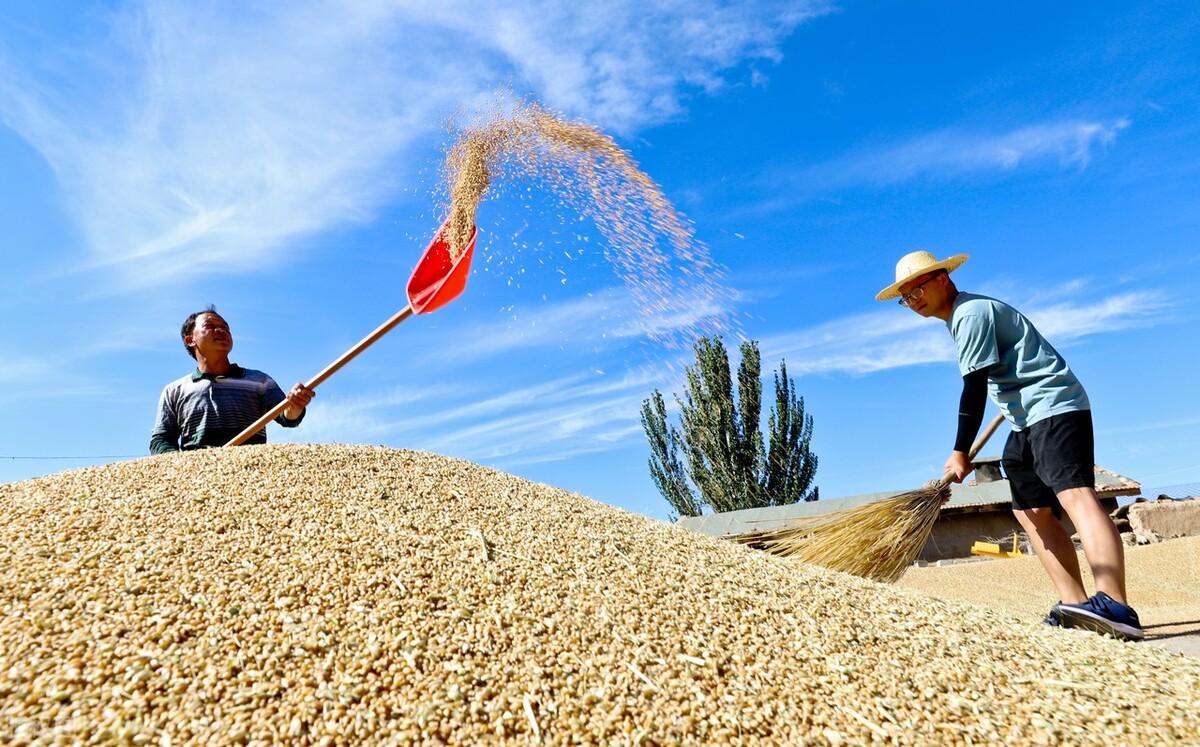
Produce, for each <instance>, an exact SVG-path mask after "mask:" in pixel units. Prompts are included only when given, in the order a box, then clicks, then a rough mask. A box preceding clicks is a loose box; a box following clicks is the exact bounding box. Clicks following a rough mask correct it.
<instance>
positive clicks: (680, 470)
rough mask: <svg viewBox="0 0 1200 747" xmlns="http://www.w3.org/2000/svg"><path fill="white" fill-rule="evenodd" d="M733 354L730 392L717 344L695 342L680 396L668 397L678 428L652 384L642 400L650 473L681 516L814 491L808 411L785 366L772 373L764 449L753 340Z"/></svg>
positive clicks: (807, 496) (809, 497)
mask: <svg viewBox="0 0 1200 747" xmlns="http://www.w3.org/2000/svg"><path fill="white" fill-rule="evenodd" d="M740 351H741V355H742V361H741V364H740V365H739V366H738V371H737V393H736V397H735V393H734V391H733V378H732V375H731V372H730V367H729V355H728V353H727V352H726V350H725V345H724V343H723V342H722V341H721V339H720V338H715V339H709V338H707V337H702V338H700V339H699V340H698V341H697V342H696V345H695V352H696V364H695V366H691V367H688V368H687V370H686V371H685V376H686V379H687V383H686V389H685V391H684V393H683V397H682V398H681V397H679V396H676V397H675V401H676V403H677V404H678V405H679V419H680V424H681V428H682V431H677V430H676V429H675V428H674V427H672V426H671V425H670V423H669V422H668V421H667V414H666V406H665V404H664V402H663V396H662V393H661V392H659V391H658V390H657V389H656V390H654V393H653V395H651V397H650V399H647V400H646V401H645V402H643V403H642V428H643V429H644V430H645V432H646V439H647V441H648V442H649V444H650V475H651V477H652V478H653V479H654V483H655V485H656V486H657V487H658V489H659V492H661V493H662V495H663V497H664V498H666V500H667V502H668V503H670V504H671V507H672V508H674V509H675V511H676V512H677V513H678V514H679V515H681V516H699V515H700V513H702V510H703V507H704V506H708V507H709V508H710V509H711V510H713V511H718V512H721V511H735V510H737V509H741V508H758V507H762V506H778V505H783V504H786V503H795V502H796V501H799V500H806V501H814V500H817V497H818V492H817V489H816V488H815V487H814V488H812V489H811V490H810V489H809V488H810V486H811V485H812V481H813V478H814V477H815V475H816V470H817V457H816V455H815V454H813V453H812V451H811V448H810V446H811V442H812V427H813V424H812V416H811V415H806V414H805V412H804V398H803V397H800V396H798V395H796V393H795V386H794V384H793V382H792V380H791V379H789V378H788V375H787V365H786V363H783V364H781V365H780V370H779V371H778V372H777V373H776V374H775V404H774V405H773V406H772V408H771V413H770V416H769V418H768V421H767V445H766V448H765V449H764V446H763V435H762V432H761V429H760V417H761V414H762V380H761V365H762V364H761V356H760V355H759V351H758V344H757V343H756V342H753V341H746V342H743V343H742V345H741V349H740ZM680 451H682V452H683V454H684V457H685V459H686V467H685V465H684V463H683V462H682V461H681V460H680V458H679V452H680ZM689 480H690V485H689ZM691 485H694V486H695V488H696V492H698V493H699V496H698V497H697V495H696V493H695V492H693V490H692V488H691Z"/></svg>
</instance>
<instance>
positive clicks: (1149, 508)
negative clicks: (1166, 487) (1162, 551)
mask: <svg viewBox="0 0 1200 747" xmlns="http://www.w3.org/2000/svg"><path fill="white" fill-rule="evenodd" d="M1129 528H1130V529H1131V530H1132V531H1133V534H1134V536H1135V537H1137V538H1138V541H1139V542H1157V541H1159V540H1165V539H1173V538H1175V537H1195V536H1197V535H1200V500H1190V501H1155V502H1153V503H1135V504H1133V505H1132V506H1130V507H1129Z"/></svg>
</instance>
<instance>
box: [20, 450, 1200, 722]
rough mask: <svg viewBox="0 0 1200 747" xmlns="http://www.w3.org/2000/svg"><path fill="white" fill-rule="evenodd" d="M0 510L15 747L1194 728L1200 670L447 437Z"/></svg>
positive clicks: (178, 473)
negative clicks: (652, 514)
mask: <svg viewBox="0 0 1200 747" xmlns="http://www.w3.org/2000/svg"><path fill="white" fill-rule="evenodd" d="M0 507H2V510H3V521H2V522H0V558H2V560H0V568H2V569H3V581H2V582H0V605H2V613H0V703H2V704H3V705H2V708H3V711H2V712H0V742H6V743H27V742H54V741H61V742H64V743H70V742H75V741H82V740H84V739H85V738H87V739H92V740H95V741H101V740H110V741H123V742H127V743H134V744H142V743H150V744H167V743H170V744H179V743H195V744H213V743H222V742H223V743H230V742H250V743H256V744H268V743H278V742H282V741H293V742H298V743H324V744H358V743H364V742H381V743H407V742H410V741H417V740H420V741H429V742H438V741H442V742H462V741H465V740H476V741H480V740H492V741H500V740H508V741H512V742H519V743H529V742H530V741H531V740H541V741H543V742H546V743H596V742H603V743H624V742H643V743H654V742H657V743H689V742H699V741H706V742H742V743H748V742H776V743H789V744H800V743H816V744H843V743H845V744H873V743H880V744H884V743H901V744H910V743H911V744H931V743H937V744H981V743H982V744H996V743H1001V742H1009V743H1014V744H1028V743H1087V744H1151V743H1157V744H1161V743H1167V742H1196V741H1200V719H1197V718H1196V714H1197V713H1200V662H1196V661H1193V660H1189V659H1185V658H1184V657H1179V656H1174V655H1171V654H1168V653H1166V652H1163V651H1160V650H1157V649H1152V648H1147V647H1139V646H1133V645H1126V644H1122V643H1118V642H1116V641H1113V640H1109V639H1104V638H1101V637H1098V636H1095V635H1089V634H1084V633H1075V632H1067V633H1064V632H1056V631H1050V630H1044V629H1042V628H1041V627H1039V626H1038V625H1034V624H1029V625H1022V624H1016V623H1014V622H1013V620H1012V618H1011V617H1010V616H1004V615H999V614H997V613H995V612H992V611H989V610H986V609H983V608H980V607H976V606H972V605H968V604H964V603H958V602H950V601H939V600H931V599H929V598H926V597H924V596H922V595H919V594H917V593H916V592H913V591H907V590H902V589H895V588H891V587H885V586H880V585H877V584H874V583H871V582H867V581H864V580H861V579H857V578H853V577H849V576H845V575H840V574H836V573H832V572H828V571H824V570H821V569H818V568H813V567H805V566H801V565H798V564H795V563H791V562H788V561H786V560H781V559H778V558H773V557H769V556H767V555H765V554H763V553H759V552H756V551H752V550H749V549H746V548H743V547H740V546H737V545H734V544H732V543H727V542H722V541H719V540H715V539H711V538H707V537H700V536H696V535H694V534H691V533H689V532H686V531H684V530H682V529H679V528H676V527H673V526H670V525H667V524H664V523H660V522H656V521H652V520H649V519H646V518H643V517H640V516H637V515H633V514H629V513H625V512H622V511H619V510H617V509H614V508H611V507H608V506H605V505H602V504H600V503H597V502H594V501H591V500H588V499H586V498H583V497H581V496H578V495H574V494H571V493H567V492H564V491H562V490H558V489H555V488H551V487H548V486H544V485H537V484H533V483H530V482H527V481H524V480H521V479H519V478H516V477H513V476H511V475H507V474H504V473H500V472H496V471H493V470H489V469H485V468H483V467H480V466H478V465H475V464H471V463H469V462H463V461H456V460H452V459H447V458H444V457H440V456H435V455H431V454H423V453H414V452H406V451H396V450H390V449H383V448H372V447H358V446H355V447H343V446H298V445H288V446H267V447H242V448H238V449H231V450H210V451H204V452H193V453H188V454H176V455H168V456H160V457H152V458H147V459H142V460H138V461H135V462H127V463H122V464H117V465H111V466H107V467H101V468H92V469H85V470H79V471H73V472H66V473H62V474H59V475H55V476H51V477H46V478H41V479H38V480H32V481H27V482H22V483H15V484H10V485H4V486H0Z"/></svg>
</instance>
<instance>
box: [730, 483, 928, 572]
mask: <svg viewBox="0 0 1200 747" xmlns="http://www.w3.org/2000/svg"><path fill="white" fill-rule="evenodd" d="M947 492H948V491H947V488H946V487H945V485H944V484H942V483H938V482H934V483H931V484H930V485H927V486H926V487H923V488H919V489H917V490H911V491H909V492H907V493H901V494H900V495H896V496H893V497H891V498H886V499H884V500H882V501H876V502H874V503H869V504H867V505H865V506H859V507H857V508H850V509H846V510H845V511H838V512H837V513H833V514H830V515H828V516H822V517H818V518H815V519H811V520H809V521H805V522H803V523H801V524H799V525H793V526H790V527H787V528H786V529H775V530H770V531H765V532H754V533H752V534H743V535H739V536H737V537H733V539H734V540H736V541H738V542H740V543H742V544H746V545H750V546H752V547H757V548H760V549H762V550H765V551H767V552H769V553H771V554H772V555H779V556H782V557H790V558H798V559H800V560H802V561H804V562H806V563H815V564H817V565H822V566H825V567H826V568H831V569H833V570H835V571H844V572H846V573H852V574H854V575H856V576H862V577H863V578H869V579H872V580H875V581H882V582H885V583H891V582H893V581H895V580H896V579H898V578H900V577H901V576H902V575H904V572H905V571H906V570H908V568H909V566H911V565H912V564H913V561H915V560H916V559H917V556H918V555H920V554H921V550H922V549H924V547H925V544H926V543H927V542H928V541H929V537H930V536H931V535H932V534H933V525H934V524H935V523H936V522H937V517H938V513H939V512H940V511H941V507H942V503H943V502H944V500H945V498H946V496H947Z"/></svg>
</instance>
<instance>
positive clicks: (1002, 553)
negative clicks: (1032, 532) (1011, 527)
mask: <svg viewBox="0 0 1200 747" xmlns="http://www.w3.org/2000/svg"><path fill="white" fill-rule="evenodd" d="M971 554H972V555H988V556H991V557H994V558H1020V557H1023V556H1024V555H1025V553H1023V552H1021V545H1020V540H1019V539H1018V535H1017V533H1016V532H1013V536H1012V549H1011V550H1001V549H1000V544H999V543H997V542H981V541H980V542H976V543H975V544H973V545H971Z"/></svg>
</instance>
